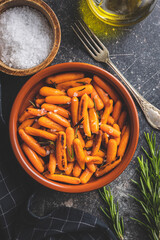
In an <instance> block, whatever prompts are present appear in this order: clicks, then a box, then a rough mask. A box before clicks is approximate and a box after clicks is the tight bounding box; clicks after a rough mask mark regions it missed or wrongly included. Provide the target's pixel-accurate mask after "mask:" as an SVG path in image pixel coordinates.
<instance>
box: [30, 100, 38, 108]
mask: <svg viewBox="0 0 160 240" xmlns="http://www.w3.org/2000/svg"><path fill="white" fill-rule="evenodd" d="M29 102H30V103H31V104H32V106H33V107H34V108H37V106H36V104H35V103H34V102H32V101H31V100H29Z"/></svg>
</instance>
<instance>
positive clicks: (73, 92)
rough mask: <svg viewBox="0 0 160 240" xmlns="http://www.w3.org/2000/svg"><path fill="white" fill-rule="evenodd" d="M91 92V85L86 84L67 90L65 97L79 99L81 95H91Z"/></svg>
mask: <svg viewBox="0 0 160 240" xmlns="http://www.w3.org/2000/svg"><path fill="white" fill-rule="evenodd" d="M92 90H93V86H92V85H91V84H87V85H84V86H79V87H74V88H69V89H68V90H67V95H68V96H69V97H81V96H82V95H83V94H85V93H86V94H91V93H92Z"/></svg>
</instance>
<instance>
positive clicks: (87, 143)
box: [85, 140, 93, 148]
mask: <svg viewBox="0 0 160 240" xmlns="http://www.w3.org/2000/svg"><path fill="white" fill-rule="evenodd" d="M92 146H93V140H88V141H87V142H86V144H85V148H90V147H92Z"/></svg>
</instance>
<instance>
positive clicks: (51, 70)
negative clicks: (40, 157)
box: [9, 62, 139, 193]
mask: <svg viewBox="0 0 160 240" xmlns="http://www.w3.org/2000/svg"><path fill="white" fill-rule="evenodd" d="M88 68H89V69H88ZM71 71H79V72H81V71H84V72H90V73H92V72H93V74H95V75H96V74H97V75H98V76H100V77H103V80H104V81H105V79H108V80H110V81H111V82H110V84H111V85H113V86H114V87H116V88H117V89H120V94H121V95H122V94H123V95H124V96H123V97H125V101H126V103H127V104H128V107H129V109H128V110H130V113H129V114H130V115H131V116H130V117H132V119H133V122H134V125H133V126H132V129H131V130H132V133H134V134H132V145H131V148H130V149H129V148H128V149H127V152H126V153H125V156H124V157H125V161H122V162H121V163H120V164H119V165H118V166H117V167H116V168H115V169H114V170H113V171H111V172H109V173H108V174H106V175H104V176H102V177H101V178H98V179H96V181H94V182H89V183H86V184H80V185H70V184H63V183H59V182H54V181H51V180H48V179H46V178H44V177H43V176H42V174H40V173H38V172H37V171H36V170H35V169H34V168H33V167H32V166H31V164H29V165H30V166H29V165H28V164H27V161H28V160H27V158H26V157H25V155H24V153H23V151H22V149H21V147H20V144H19V141H18V134H17V119H18V113H19V110H20V106H21V100H22V96H25V94H26V93H27V92H28V91H29V89H30V87H31V86H32V87H33V86H34V85H35V84H37V83H38V82H40V81H42V80H43V79H44V78H45V77H47V76H50V75H51V74H52V75H53V74H57V73H62V72H71ZM9 135H10V141H11V146H12V149H13V152H14V154H15V156H16V158H17V160H18V161H19V163H20V165H21V166H22V168H23V169H24V170H25V171H26V172H27V173H28V174H29V175H30V176H31V177H32V178H33V179H35V180H36V181H37V182H39V183H41V184H42V185H44V186H46V187H48V188H51V189H54V190H57V191H61V192H68V193H80V192H88V191H93V190H96V189H98V188H101V187H103V186H105V185H107V184H109V183H110V182H112V181H113V180H115V179H116V178H117V177H118V176H119V175H120V174H121V173H122V172H123V171H124V170H125V169H126V168H127V166H128V164H129V163H130V161H131V159H132V157H133V155H134V153H135V150H136V147H137V144H138V138H139V118H138V113H137V109H136V106H135V103H134V101H133V99H132V97H131V95H130V94H129V92H128V90H127V89H126V88H125V86H124V85H123V84H122V83H121V82H120V81H119V80H118V79H117V78H116V77H115V76H113V75H112V74H111V73H109V72H108V71H106V70H104V69H102V68H100V67H98V66H95V65H92V64H88V63H81V62H68V63H60V64H56V65H53V66H50V67H47V68H45V69H43V70H41V71H40V72H38V73H36V74H35V75H33V76H32V77H31V78H30V79H29V80H28V81H27V82H26V83H25V84H24V85H23V87H22V88H21V89H20V91H19V93H18V94H17V97H16V98H15V100H14V103H13V106H12V109H11V113H10V119H9ZM113 172H114V174H113Z"/></svg>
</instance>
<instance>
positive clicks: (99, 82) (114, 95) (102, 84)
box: [93, 75, 118, 102]
mask: <svg viewBox="0 0 160 240" xmlns="http://www.w3.org/2000/svg"><path fill="white" fill-rule="evenodd" d="M93 80H94V82H95V83H96V84H97V85H98V86H99V87H101V88H102V89H103V90H104V91H105V92H107V93H108V95H109V96H110V97H111V98H112V99H113V101H114V102H116V101H117V99H118V94H117V93H116V92H115V91H114V90H113V88H112V87H111V86H110V85H109V84H108V83H106V82H104V81H103V80H102V79H101V78H100V77H98V76H95V75H94V76H93Z"/></svg>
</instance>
